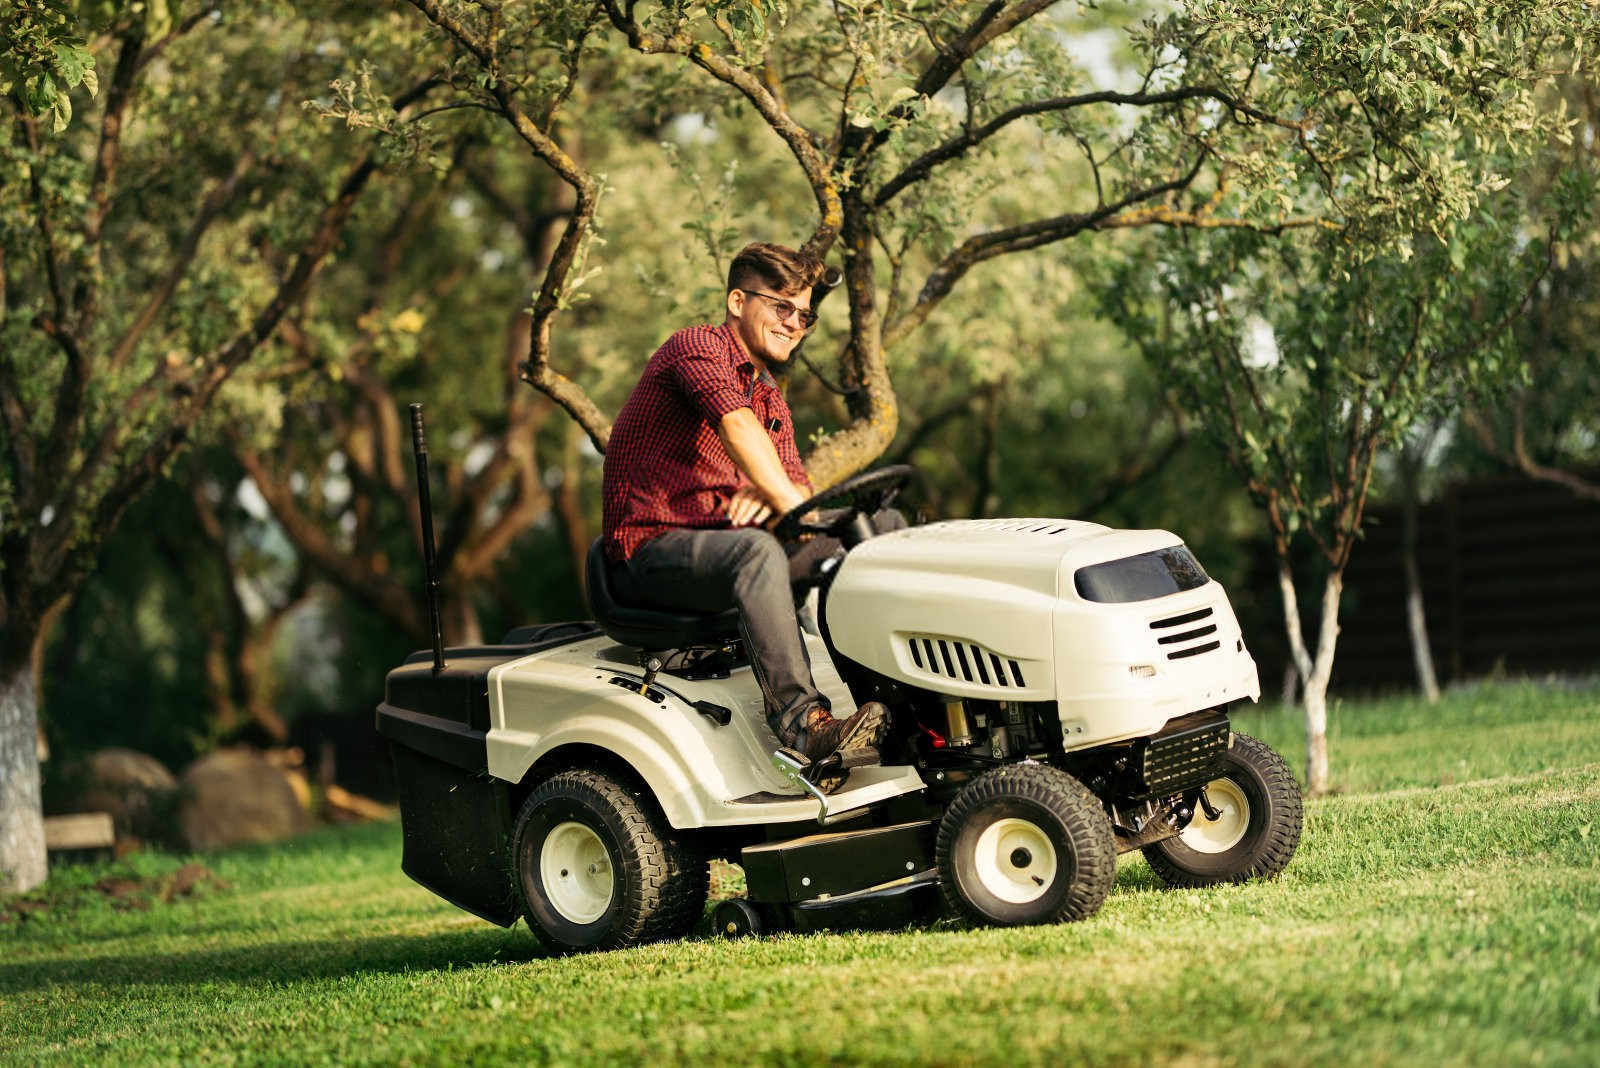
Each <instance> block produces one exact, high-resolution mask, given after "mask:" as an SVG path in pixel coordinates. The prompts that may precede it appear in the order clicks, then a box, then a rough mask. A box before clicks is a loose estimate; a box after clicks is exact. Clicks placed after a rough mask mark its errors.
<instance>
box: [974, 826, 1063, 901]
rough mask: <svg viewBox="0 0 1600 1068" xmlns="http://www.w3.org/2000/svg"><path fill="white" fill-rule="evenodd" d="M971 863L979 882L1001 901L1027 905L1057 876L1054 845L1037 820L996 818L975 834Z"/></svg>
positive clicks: (1048, 887)
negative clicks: (974, 847)
mask: <svg viewBox="0 0 1600 1068" xmlns="http://www.w3.org/2000/svg"><path fill="white" fill-rule="evenodd" d="M973 867H974V868H975V870H976V872H977V876H978V882H979V883H981V884H982V886H983V888H984V889H985V890H987V891H988V892H989V893H991V894H993V895H994V896H995V897H997V898H999V899H1000V900H1001V901H1005V902H1008V903H1009V904H1013V905H1026V904H1028V903H1029V902H1031V901H1037V900H1038V899H1039V898H1041V897H1043V896H1044V894H1045V892H1046V891H1047V890H1049V889H1050V885H1051V884H1052V883H1053V882H1055V877H1056V848H1055V846H1054V845H1053V844H1052V843H1051V841H1050V838H1049V836H1048V835H1046V834H1045V833H1044V830H1043V829H1042V828H1040V827H1039V825H1038V824H1036V823H1031V822H1029V821H1028V820H1024V819H1017V818H1015V817H1009V818H1007V819H1002V820H996V821H995V822H994V823H991V824H990V825H989V826H988V827H986V828H984V831H983V833H982V834H980V835H979V836H978V843H977V846H976V854H975V856H974V857H973Z"/></svg>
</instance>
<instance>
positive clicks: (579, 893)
mask: <svg viewBox="0 0 1600 1068" xmlns="http://www.w3.org/2000/svg"><path fill="white" fill-rule="evenodd" d="M539 878H540V881H541V882H542V883H544V892H545V896H546V897H548V898H549V899H550V904H551V905H552V906H553V907H554V908H555V910H556V911H557V912H558V913H560V914H561V918H562V919H564V920H568V921H570V922H572V923H593V922H594V921H596V920H598V919H599V918H600V917H601V916H604V915H605V911H606V906H607V905H610V904H611V895H612V894H613V893H614V892H615V889H616V878H615V875H614V873H613V872H612V870H611V854H609V853H607V852H606V845H605V843H604V842H602V841H601V840H600V836H599V835H598V834H595V833H594V831H592V830H590V829H589V828H588V827H586V826H584V825H583V824H581V823H577V822H574V821H571V820H569V821H568V822H566V823H561V824H557V825H556V826H555V828H554V829H552V830H551V831H550V833H549V834H548V835H546V836H545V839H544V847H543V848H542V849H540V850H539Z"/></svg>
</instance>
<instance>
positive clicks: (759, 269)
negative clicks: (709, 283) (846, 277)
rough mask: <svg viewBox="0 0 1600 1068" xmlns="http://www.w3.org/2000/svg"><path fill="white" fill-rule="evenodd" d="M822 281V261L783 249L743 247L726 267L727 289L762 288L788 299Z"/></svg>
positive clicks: (764, 245)
mask: <svg viewBox="0 0 1600 1068" xmlns="http://www.w3.org/2000/svg"><path fill="white" fill-rule="evenodd" d="M821 277H822V261H820V260H818V259H817V258H816V257H815V256H810V255H807V254H806V253H804V252H797V251H795V250H794V249H792V248H785V247H784V246H783V245H772V244H768V243H767V242H765V241H757V242H756V243H755V244H753V245H746V246H745V247H744V248H743V249H741V250H740V251H739V254H738V255H737V256H735V257H734V258H733V263H732V264H730V265H729V267H728V289H729V291H730V292H731V291H732V290H735V289H752V288H755V287H756V286H758V285H759V286H765V287H768V288H770V289H772V290H773V291H774V292H776V293H781V294H784V295H788V294H791V293H799V292H800V291H801V290H802V289H810V288H811V287H812V286H814V285H816V284H817V280H818V279H819V278H821Z"/></svg>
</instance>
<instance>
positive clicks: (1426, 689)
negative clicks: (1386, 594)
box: [1405, 550, 1439, 704]
mask: <svg viewBox="0 0 1600 1068" xmlns="http://www.w3.org/2000/svg"><path fill="white" fill-rule="evenodd" d="M1405 564H1406V629H1407V630H1409V631H1410V632H1411V659H1412V661H1413V662H1414V663H1415V664H1416V666H1417V685H1418V686H1419V687H1421V689H1422V696H1423V697H1424V698H1425V699H1426V700H1427V702H1428V703H1429V704H1433V703H1434V702H1436V701H1438V700H1439V677H1438V676H1437V675H1436V674H1434V670H1433V649H1432V647H1431V646H1430V645H1429V644H1428V617H1427V613H1426V612H1425V611H1424V608H1423V603H1422V579H1421V578H1420V577H1419V576H1418V574H1417V556H1416V551H1415V550H1409V551H1407V553H1406V555H1405Z"/></svg>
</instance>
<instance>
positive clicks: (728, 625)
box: [584, 538, 739, 650]
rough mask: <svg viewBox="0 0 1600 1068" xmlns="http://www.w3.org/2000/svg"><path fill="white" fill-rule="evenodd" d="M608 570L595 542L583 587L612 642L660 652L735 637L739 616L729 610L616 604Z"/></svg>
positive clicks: (600, 547) (601, 547)
mask: <svg viewBox="0 0 1600 1068" xmlns="http://www.w3.org/2000/svg"><path fill="white" fill-rule="evenodd" d="M610 566H611V565H610V562H609V561H608V560H606V553H605V539H604V538H596V539H595V541H594V544H593V545H591V546H589V557H588V560H587V562H586V564H585V567H584V587H585V592H587V593H588V596H589V611H590V612H592V613H594V620H595V622H596V623H598V624H600V629H601V630H603V631H605V633H606V636H607V637H609V638H611V639H613V640H614V641H617V642H620V643H621V644H623V645H631V646H633V647H635V648H638V649H648V650H660V649H681V648H684V647H685V646H690V645H716V644H719V643H722V642H728V641H733V640H734V639H736V638H738V637H739V613H738V611H737V610H736V609H733V608H729V609H728V610H727V611H725V612H710V613H707V612H687V611H685V612H677V611H672V610H671V609H661V608H639V607H635V606H633V605H625V604H621V603H619V602H618V600H617V596H616V593H615V591H614V590H613V589H612V586H611V576H610V573H609V571H608V570H607V569H608V568H609V567H610Z"/></svg>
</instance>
